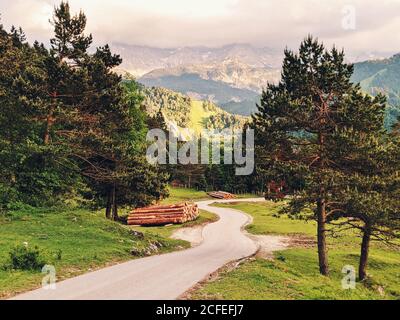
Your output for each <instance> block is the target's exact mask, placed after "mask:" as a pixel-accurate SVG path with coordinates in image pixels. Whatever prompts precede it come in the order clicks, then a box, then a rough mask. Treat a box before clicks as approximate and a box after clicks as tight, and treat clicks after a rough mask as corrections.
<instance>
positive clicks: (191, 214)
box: [128, 202, 199, 226]
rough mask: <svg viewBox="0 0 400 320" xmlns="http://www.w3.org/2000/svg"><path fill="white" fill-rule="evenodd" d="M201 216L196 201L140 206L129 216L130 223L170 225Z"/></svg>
mask: <svg viewBox="0 0 400 320" xmlns="http://www.w3.org/2000/svg"><path fill="white" fill-rule="evenodd" d="M198 217H199V208H198V206H197V205H196V204H194V203H189V202H185V203H179V204H173V205H165V206H159V205H158V206H151V207H146V208H138V209H135V210H133V211H132V212H131V214H130V215H129V217H128V225H146V226H156V225H168V224H182V223H185V222H188V221H193V220H195V219H197V218H198Z"/></svg>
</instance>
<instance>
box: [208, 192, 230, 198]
mask: <svg viewBox="0 0 400 320" xmlns="http://www.w3.org/2000/svg"><path fill="white" fill-rule="evenodd" d="M208 195H209V196H210V197H213V198H216V199H234V198H236V196H235V195H234V194H232V193H229V192H225V191H214V192H209V193H208Z"/></svg>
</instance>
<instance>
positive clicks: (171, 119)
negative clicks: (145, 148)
mask: <svg viewBox="0 0 400 320" xmlns="http://www.w3.org/2000/svg"><path fill="white" fill-rule="evenodd" d="M143 93H144V96H145V99H144V103H143V104H144V107H145V108H146V111H147V112H148V113H149V114H150V115H153V116H154V115H156V114H157V113H158V112H159V111H161V113H162V114H163V116H164V119H165V121H166V122H167V123H168V124H174V123H175V124H176V125H177V126H178V127H181V128H189V129H193V130H194V131H195V132H197V133H199V132H200V131H201V130H202V129H224V128H240V127H243V125H244V124H245V122H246V120H247V119H246V118H245V117H242V116H238V115H233V114H230V113H228V112H226V111H224V110H222V109H221V108H219V107H218V106H216V105H215V104H214V103H212V102H210V101H198V100H192V99H191V98H190V97H188V96H185V95H182V94H180V93H177V92H173V91H171V90H168V89H165V88H156V87H153V88H144V89H143Z"/></svg>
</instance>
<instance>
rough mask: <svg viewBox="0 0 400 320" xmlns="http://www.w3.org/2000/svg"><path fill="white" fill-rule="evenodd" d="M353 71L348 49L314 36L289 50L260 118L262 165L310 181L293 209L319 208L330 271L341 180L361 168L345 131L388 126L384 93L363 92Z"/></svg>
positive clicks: (323, 268)
mask: <svg viewBox="0 0 400 320" xmlns="http://www.w3.org/2000/svg"><path fill="white" fill-rule="evenodd" d="M352 72H353V66H352V65H348V64H346V63H345V62H344V53H343V52H340V51H338V50H337V49H336V48H333V49H332V50H330V51H327V50H325V48H324V46H323V45H322V44H320V43H318V41H317V40H314V39H313V38H312V37H311V36H309V37H308V38H307V39H305V40H304V41H303V42H302V44H301V45H300V49H299V53H298V54H296V53H294V52H292V51H289V50H285V58H284V61H283V71H282V80H281V82H280V83H279V84H278V85H269V86H268V87H267V89H266V90H265V91H264V92H263V94H262V99H261V104H260V105H259V106H258V112H257V113H256V114H255V115H254V116H253V126H254V128H255V130H256V145H257V148H256V152H257V162H258V164H259V165H258V169H259V171H261V170H264V171H266V172H267V173H268V175H267V178H268V177H270V178H271V177H274V180H275V181H276V180H283V181H285V180H287V179H288V176H289V175H295V176H297V177H298V179H297V180H299V181H300V182H301V181H303V183H301V184H303V187H302V190H301V192H297V193H296V194H295V196H294V197H293V198H292V200H291V206H290V209H291V213H293V214H301V212H302V210H303V209H304V208H306V207H309V208H311V209H312V210H313V212H314V215H313V217H314V218H315V219H316V220H317V239H318V257H319V268H320V272H321V274H323V275H328V274H329V266H328V257H327V243H326V233H327V229H326V224H327V222H328V221H329V220H330V219H331V217H332V216H333V215H334V214H335V208H332V202H331V195H332V191H333V190H334V187H335V183H334V181H335V178H336V177H337V176H338V175H339V176H340V175H342V174H343V172H345V171H346V170H352V171H357V169H358V167H357V164H355V163H353V161H352V159H350V158H347V156H346V154H345V152H344V150H343V148H342V146H344V145H346V141H345V140H343V139H345V137H346V135H345V134H343V133H345V132H346V131H347V130H348V129H352V130H355V131H357V132H360V133H363V134H367V135H368V134H374V133H376V132H378V131H380V130H381V128H382V125H383V112H384V107H385V105H384V104H385V99H384V97H382V96H381V95H378V96H377V97H375V98H371V97H369V96H365V95H363V94H362V93H361V91H360V87H359V86H358V85H353V84H352V83H351V81H350V77H351V75H352Z"/></svg>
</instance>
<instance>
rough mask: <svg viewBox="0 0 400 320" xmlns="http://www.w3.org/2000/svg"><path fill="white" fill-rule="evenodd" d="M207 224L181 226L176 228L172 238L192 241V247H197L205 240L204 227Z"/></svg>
mask: <svg viewBox="0 0 400 320" xmlns="http://www.w3.org/2000/svg"><path fill="white" fill-rule="evenodd" d="M204 227H205V225H201V226H196V227H191V228H181V229H178V230H176V231H175V232H174V233H173V234H172V236H171V238H172V239H178V240H184V241H187V242H190V244H191V246H192V247H196V246H198V245H200V244H201V243H202V242H203V229H204Z"/></svg>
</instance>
